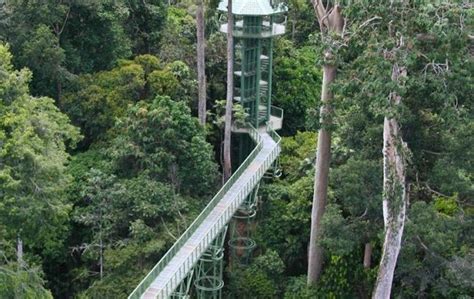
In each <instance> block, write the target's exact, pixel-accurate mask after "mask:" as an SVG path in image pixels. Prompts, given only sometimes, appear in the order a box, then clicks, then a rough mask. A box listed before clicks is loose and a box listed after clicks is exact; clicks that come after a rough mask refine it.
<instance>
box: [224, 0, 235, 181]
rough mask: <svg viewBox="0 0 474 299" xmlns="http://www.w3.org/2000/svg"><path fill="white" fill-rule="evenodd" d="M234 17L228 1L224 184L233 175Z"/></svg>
mask: <svg viewBox="0 0 474 299" xmlns="http://www.w3.org/2000/svg"><path fill="white" fill-rule="evenodd" d="M233 28H234V15H233V14H232V0H227V95H226V105H225V119H224V165H223V177H222V178H223V182H226V181H227V180H228V179H229V178H230V176H231V175H232V162H231V134H232V131H231V127H232V103H233V101H234V36H233Z"/></svg>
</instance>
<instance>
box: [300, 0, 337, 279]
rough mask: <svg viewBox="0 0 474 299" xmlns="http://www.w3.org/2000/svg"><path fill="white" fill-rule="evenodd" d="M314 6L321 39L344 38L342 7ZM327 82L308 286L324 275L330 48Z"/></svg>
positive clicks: (332, 69)
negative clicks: (322, 233) (322, 273)
mask: <svg viewBox="0 0 474 299" xmlns="http://www.w3.org/2000/svg"><path fill="white" fill-rule="evenodd" d="M312 3H313V7H314V11H315V15H316V18H317V19H318V22H319V27H320V30H321V40H322V41H323V42H326V43H329V44H330V43H331V40H332V39H333V38H334V37H335V36H336V35H341V34H342V32H343V27H344V22H345V21H344V19H343V17H342V12H341V11H342V8H341V7H340V6H339V5H337V4H336V5H332V6H331V5H329V4H327V5H326V6H324V4H323V2H322V1H319V0H313V1H312ZM323 55H324V58H323V59H324V65H323V82H322V86H321V109H320V125H321V128H320V129H319V133H318V143H317V149H316V155H317V156H316V169H315V173H316V174H315V178H314V197H313V208H312V211H311V236H310V241H309V250H308V284H315V283H316V282H317V281H318V279H319V276H320V274H321V269H322V262H323V253H322V248H321V247H320V246H319V244H318V242H319V239H320V233H321V218H322V217H323V215H324V210H325V208H326V201H327V192H328V177H329V163H330V160H331V131H330V130H331V128H330V126H331V123H332V122H331V109H332V108H331V100H332V98H333V95H332V92H331V84H332V82H333V81H334V80H335V78H336V69H337V65H336V60H337V57H335V55H336V53H334V49H331V47H329V45H328V47H327V48H326V49H325V50H324V54H323Z"/></svg>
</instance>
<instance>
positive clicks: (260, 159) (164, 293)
mask: <svg viewBox="0 0 474 299" xmlns="http://www.w3.org/2000/svg"><path fill="white" fill-rule="evenodd" d="M247 132H248V133H249V134H250V137H251V138H252V139H253V140H254V142H255V143H256V146H255V148H254V149H253V151H252V152H251V153H250V154H249V156H248V157H247V158H246V159H245V161H244V162H243V163H242V164H241V165H240V167H239V168H238V169H237V171H235V172H234V174H233V175H232V177H231V178H230V179H229V180H228V181H227V182H226V183H225V184H224V186H223V187H222V188H221V189H220V190H219V191H218V192H217V194H216V195H215V196H214V198H213V199H212V200H211V201H210V202H209V204H208V205H207V206H206V207H205V208H204V210H203V211H202V212H201V214H200V215H199V216H198V217H197V218H196V220H194V222H193V223H192V224H191V225H190V226H189V227H188V229H187V230H186V231H185V232H184V233H183V234H182V235H181V237H180V238H179V239H178V240H177V241H176V243H175V244H174V245H173V246H172V247H171V248H170V249H169V250H168V252H167V253H166V254H165V255H164V256H163V257H162V259H161V260H160V261H159V262H158V263H157V264H156V265H155V267H153V269H152V270H151V271H150V273H148V275H147V276H146V277H145V278H144V279H143V280H142V281H141V283H140V284H139V285H138V286H137V288H136V289H135V290H134V291H133V292H132V293H131V294H130V296H129V299H135V298H169V297H170V296H171V295H172V294H173V292H174V291H175V290H176V288H177V287H178V286H179V285H180V283H182V282H183V281H184V280H185V279H186V278H187V277H188V275H192V272H193V267H194V266H195V265H196V263H197V262H198V260H199V258H200V257H201V256H202V255H203V254H204V253H205V252H206V250H207V249H208V248H209V247H210V246H211V244H212V242H213V240H214V239H216V238H217V237H218V236H219V233H220V232H222V231H224V230H225V228H226V226H227V223H228V222H229V221H230V220H231V218H232V216H233V215H234V213H235V212H236V211H237V209H238V208H239V206H240V205H241V204H242V203H243V202H244V200H245V199H246V197H247V196H249V194H250V193H251V192H252V190H253V189H254V188H255V187H256V186H257V185H258V184H259V182H260V180H261V179H262V177H263V176H264V174H265V172H266V171H267V170H269V169H270V168H271V167H272V164H273V163H274V161H275V160H276V158H277V157H278V155H279V153H280V150H281V149H280V136H278V134H277V133H276V132H275V131H274V130H273V128H272V127H269V126H267V127H261V128H259V129H255V128H253V127H250V128H249V129H247Z"/></svg>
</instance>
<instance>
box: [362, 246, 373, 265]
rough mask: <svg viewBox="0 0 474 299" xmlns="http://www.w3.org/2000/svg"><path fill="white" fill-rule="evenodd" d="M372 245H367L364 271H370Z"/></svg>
mask: <svg viewBox="0 0 474 299" xmlns="http://www.w3.org/2000/svg"><path fill="white" fill-rule="evenodd" d="M371 260H372V244H370V242H367V243H365V247H364V269H369V268H370V266H371V264H372V262H371Z"/></svg>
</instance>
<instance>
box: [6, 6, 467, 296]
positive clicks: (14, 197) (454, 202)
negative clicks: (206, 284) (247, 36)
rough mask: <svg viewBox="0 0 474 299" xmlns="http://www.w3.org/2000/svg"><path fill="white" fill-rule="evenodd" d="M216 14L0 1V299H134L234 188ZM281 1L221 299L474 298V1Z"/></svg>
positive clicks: (222, 42)
mask: <svg viewBox="0 0 474 299" xmlns="http://www.w3.org/2000/svg"><path fill="white" fill-rule="evenodd" d="M224 1H225V2H227V1H229V3H231V0H224ZM234 1H237V0H234ZM253 1H256V0H253ZM261 1H265V0H261ZM218 2H219V1H218V0H210V1H202V0H200V1H191V0H169V1H165V0H147V1H144V0H128V1H125V0H123V1H121V0H115V1H113V0H104V1H91V0H89V1H79V0H45V1H33V0H10V1H9V0H7V1H0V298H126V297H127V296H128V294H130V292H131V291H132V290H133V289H134V288H135V287H136V286H137V285H138V283H139V282H140V281H141V280H142V279H143V278H144V277H145V275H146V274H147V273H148V272H149V271H150V270H151V269H152V268H153V266H154V265H155V264H156V263H157V262H158V261H159V260H160V258H161V257H162V256H163V255H164V254H165V253H166V251H167V250H168V248H170V246H171V245H172V244H173V243H174V242H175V240H176V239H177V238H178V237H179V236H180V235H181V234H182V233H183V232H184V231H185V230H186V228H187V227H188V225H189V224H190V223H191V222H192V221H193V220H194V219H195V218H196V216H197V215H198V214H199V213H200V212H201V210H202V209H203V208H204V207H205V206H206V204H207V203H208V202H209V200H210V199H211V198H212V197H213V196H214V194H215V193H216V192H217V191H218V190H219V188H220V187H221V186H222V183H223V181H224V180H226V179H228V174H227V171H230V170H228V169H227V170H226V167H225V163H226V161H228V160H227V158H226V156H225V155H226V153H225V148H226V147H225V142H224V141H225V140H226V138H227V133H226V132H227V130H226V129H227V126H228V123H227V122H228V120H230V117H233V119H234V122H245V117H246V111H245V109H243V108H242V106H240V105H238V104H235V105H233V107H232V105H230V106H229V93H228V91H229V87H228V78H229V76H228V74H227V66H228V44H227V42H228V40H227V38H226V35H225V34H223V33H222V32H219V25H220V23H222V22H223V17H225V16H223V13H222V12H220V11H219V10H218V9H217V7H218V4H219V3H218ZM284 2H285V5H286V6H287V8H288V11H287V13H286V14H285V18H286V33H285V34H284V35H283V36H281V37H278V38H276V39H275V40H274V45H273V82H272V86H271V88H272V90H273V96H272V101H273V104H274V105H276V106H278V107H281V108H282V109H283V110H284V121H283V128H282V129H281V130H280V131H279V132H278V133H279V134H280V135H281V136H282V141H281V146H282V152H281V154H280V157H279V165H280V168H281V176H279V177H278V178H273V179H264V180H263V182H262V184H261V185H260V189H259V196H258V199H259V204H258V213H257V216H256V220H255V224H254V225H253V228H252V230H253V232H252V234H253V239H254V240H255V242H256V248H255V250H254V251H253V253H252V257H251V261H250V262H249V263H248V264H247V265H243V266H238V265H237V266H234V267H226V268H225V271H224V272H225V273H224V281H225V286H224V289H223V297H225V298H370V297H371V296H372V297H373V298H390V297H391V298H472V297H474V247H473V243H474V239H473V238H474V202H473V199H474V198H473V197H474V185H473V178H474V165H473V163H474V119H473V104H474V102H473V95H474V92H473V87H474V80H473V72H474V64H473V55H474V32H473V28H474V27H473V21H474V6H473V5H472V3H469V1H456V0H440V1H403V0H400V1H394V0H392V1H326V0H321V1H319V0H311V1H310V0H287V1H284ZM334 2H336V3H334ZM226 49H227V51H226ZM204 70H205V71H204ZM230 76H231V77H232V73H231V75H230ZM230 86H232V85H230ZM226 99H227V101H226ZM230 102H232V94H230ZM229 130H230V129H229ZM231 145H232V146H231V148H230V150H229V151H230V152H233V153H234V155H235V152H236V147H238V144H237V143H236V142H235V141H234V140H232V143H231ZM229 151H228V152H229ZM229 155H230V154H229ZM224 160H225V161H224ZM228 162H229V163H230V161H228ZM230 165H231V167H232V168H233V169H234V170H235V169H236V168H237V167H238V159H232V164H230ZM315 170H316V171H315ZM395 265H396V266H395ZM387 277H388V278H387ZM387 283H388V284H387Z"/></svg>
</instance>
